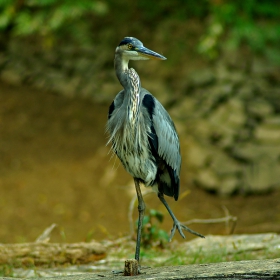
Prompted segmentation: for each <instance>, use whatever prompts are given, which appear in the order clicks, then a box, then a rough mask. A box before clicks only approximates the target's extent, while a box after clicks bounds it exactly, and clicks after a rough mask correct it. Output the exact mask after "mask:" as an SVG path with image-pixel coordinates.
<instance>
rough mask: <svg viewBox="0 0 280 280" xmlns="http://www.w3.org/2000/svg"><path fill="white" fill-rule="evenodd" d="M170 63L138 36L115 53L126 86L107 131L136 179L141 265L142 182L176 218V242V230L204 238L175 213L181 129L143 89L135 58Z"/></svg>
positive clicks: (111, 113)
mask: <svg viewBox="0 0 280 280" xmlns="http://www.w3.org/2000/svg"><path fill="white" fill-rule="evenodd" d="M148 59H157V60H165V59H166V58H165V57H164V56H162V55H160V54H158V53H156V52H154V51H152V50H149V49H148V48H146V47H144V46H143V44H142V42H141V41H139V40H138V39H136V38H134V37H125V38H124V39H123V40H122V41H121V42H120V44H119V45H118V46H117V48H116V51H115V61H114V66H115V71H116V75H117V77H118V79H119V82H120V83H121V85H122V86H123V90H122V91H120V92H119V93H118V94H117V96H116V97H115V99H114V101H113V102H112V104H111V105H110V108H109V113H108V122H107V126H106V130H107V131H108V133H109V137H110V138H109V141H108V143H111V145H112V150H113V151H114V152H115V154H116V155H117V156H118V158H119V159H120V161H121V162H122V164H123V166H124V168H125V169H126V171H127V172H128V173H129V174H130V175H131V176H132V177H133V178H134V183H135V188H136V193H137V198H138V211H139V219H138V229H137V239H136V251H135V259H136V260H137V261H138V263H139V256H140V243H141V230H142V221H143V217H144V211H145V203H144V200H143V197H142V194H141V189H140V183H142V184H144V185H145V186H146V187H152V188H153V190H154V191H156V193H157V195H158V198H159V199H160V201H161V202H162V203H163V204H164V206H165V207H166V209H167V211H168V212H169V214H170V216H171V218H172V219H173V228H172V230H171V234H170V239H169V240H170V241H171V239H172V238H173V236H174V234H175V231H176V229H177V230H178V231H179V233H180V235H181V236H182V237H183V238H185V235H184V233H183V231H182V230H183V229H184V230H187V231H188V232H190V233H192V234H194V235H197V236H199V237H204V236H203V235H202V234H200V233H198V232H195V231H193V230H192V229H190V228H188V227H187V226H185V225H183V224H182V223H180V222H179V221H178V219H177V218H176V217H175V215H174V214H173V212H172V210H171V208H170V207H169V205H168V204H167V202H166V200H165V198H164V195H167V196H170V197H174V199H175V200H178V197H179V188H180V168H181V154H180V143H179V138H178V134H177V132H176V129H175V125H174V123H173V121H172V119H171V117H170V116H169V114H168V113H167V111H166V110H165V109H164V107H163V106H162V105H161V103H160V102H159V101H158V100H157V99H156V98H155V97H154V96H153V95H152V94H151V93H150V92H149V91H147V90H146V89H144V88H142V87H141V82H140V78H139V76H138V74H137V72H136V71H135V70H134V69H133V68H128V63H129V60H148Z"/></svg>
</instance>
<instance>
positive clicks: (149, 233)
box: [141, 209, 169, 248]
mask: <svg viewBox="0 0 280 280" xmlns="http://www.w3.org/2000/svg"><path fill="white" fill-rule="evenodd" d="M163 218H164V217H163V214H162V213H161V212H159V211H156V210H154V209H151V210H150V211H149V213H148V215H145V216H144V218H143V227H142V241H141V242H142V243H141V244H142V245H143V246H144V247H145V248H150V247H160V248H163V247H164V246H165V244H166V243H167V242H168V238H169V237H168V234H167V232H166V231H164V230H162V229H160V224H161V223H162V222H163Z"/></svg>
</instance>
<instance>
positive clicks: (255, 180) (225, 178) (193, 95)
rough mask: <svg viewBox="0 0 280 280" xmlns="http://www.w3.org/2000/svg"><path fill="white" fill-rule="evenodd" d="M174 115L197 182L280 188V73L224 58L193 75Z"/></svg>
mask: <svg viewBox="0 0 280 280" xmlns="http://www.w3.org/2000/svg"><path fill="white" fill-rule="evenodd" d="M172 115H173V116H176V117H177V119H178V121H179V120H180V125H179V130H183V132H182V131H180V132H181V133H183V135H186V138H187V140H186V141H187V143H186V145H187V149H186V150H187V155H186V157H187V161H188V167H189V168H190V170H191V177H192V180H193V181H194V182H195V183H196V184H197V185H199V186H201V187H202V188H205V189H207V190H210V191H214V192H217V193H219V194H224V195H229V194H233V193H258V192H264V191H267V190H270V189H274V188H279V187H280V74H279V73H277V72H275V69H274V70H272V69H267V67H266V65H265V64H262V63H260V62H259V61H258V60H256V61H253V63H252V65H251V67H250V69H249V70H248V69H240V67H232V65H230V64H229V63H226V62H224V61H223V62H221V63H219V64H217V65H215V66H213V67H212V68H209V69H206V70H204V71H200V72H195V73H193V74H192V75H190V77H189V83H188V87H187V89H186V95H185V97H184V98H183V100H181V101H180V105H177V106H176V108H175V110H173V111H172Z"/></svg>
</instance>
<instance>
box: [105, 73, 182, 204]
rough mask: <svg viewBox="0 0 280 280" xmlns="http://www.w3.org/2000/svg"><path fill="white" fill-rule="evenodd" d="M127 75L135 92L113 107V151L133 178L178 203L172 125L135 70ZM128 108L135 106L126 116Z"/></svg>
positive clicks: (177, 159) (176, 143)
mask: <svg viewBox="0 0 280 280" xmlns="http://www.w3.org/2000/svg"><path fill="white" fill-rule="evenodd" d="M125 75H128V76H129V77H132V79H131V80H129V83H131V85H132V88H133V89H134V90H133V91H130V90H128V91H126V90H122V91H121V92H119V94H118V95H117V96H116V98H115V100H114V101H113V103H112V104H111V106H110V109H109V121H108V125H107V129H108V131H109V133H110V135H111V142H112V144H113V145H112V147H113V150H114V151H115V153H116V154H117V156H118V157H119V159H120V160H121V162H122V164H123V166H124V167H125V169H126V170H127V172H128V173H130V174H131V176H132V177H133V178H136V179H138V180H139V181H140V182H142V183H143V184H144V185H145V186H147V187H148V186H151V187H153V189H154V190H155V191H157V192H158V191H159V192H161V193H163V194H165V195H168V196H172V197H174V198H175V200H177V199H178V195H179V184H180V179H179V173H180V167H181V156H180V145H179V139H178V135H177V133H176V130H175V126H174V124H173V121H172V120H171V118H170V116H169V114H168V113H167V112H166V110H165V109H164V107H163V106H162V105H161V104H160V102H159V101H158V100H157V99H156V98H155V97H154V96H153V95H152V94H151V93H150V92H148V91H147V90H146V89H144V88H142V87H141V84H140V83H139V81H140V80H139V77H138V74H137V73H136V71H135V70H134V69H133V68H130V69H128V70H127V71H126V74H125ZM129 104H130V106H133V104H136V105H134V106H135V109H134V110H131V111H128V112H127V111H126V110H125V108H127V106H128V105H129ZM120 120H121V121H120ZM163 124H164V125H163Z"/></svg>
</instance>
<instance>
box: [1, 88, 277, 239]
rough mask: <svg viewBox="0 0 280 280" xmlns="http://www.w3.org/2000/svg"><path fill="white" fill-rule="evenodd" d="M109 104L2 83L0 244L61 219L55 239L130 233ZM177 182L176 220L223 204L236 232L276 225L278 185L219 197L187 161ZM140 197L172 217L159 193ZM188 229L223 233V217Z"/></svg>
mask: <svg viewBox="0 0 280 280" xmlns="http://www.w3.org/2000/svg"><path fill="white" fill-rule="evenodd" d="M108 106H109V104H102V105H100V104H99V105H96V104H93V103H92V102H91V101H89V100H81V99H69V98H66V97H63V96H60V95H55V94H52V93H46V92H42V91H38V90H35V89H31V88H28V87H24V86H20V87H16V86H10V85H6V84H3V83H0V243H8V242H22V241H34V240H35V239H36V237H37V236H38V235H40V233H41V232H42V231H43V230H44V229H45V228H46V227H48V226H50V225H51V224H52V223H56V224H57V225H58V228H57V230H56V231H55V232H54V233H53V236H52V241H67V242H76V241H82V240H89V239H90V238H94V239H97V240H102V239H105V238H115V237H118V236H123V235H126V234H128V233H129V222H128V217H127V212H128V208H129V203H130V201H131V199H132V197H133V195H134V194H135V191H134V187H133V181H132V179H131V177H130V176H129V175H128V174H127V173H126V172H125V171H124V169H123V167H122V166H121V165H120V164H119V162H118V160H116V159H115V158H114V157H113V158H111V155H110V153H109V148H108V147H106V135H105V132H104V126H105V123H106V118H107V108H108ZM180 137H181V138H182V137H184V135H180ZM183 161H184V158H183ZM181 181H182V183H181V193H184V194H187V195H182V198H181V199H179V201H177V202H175V201H173V200H172V199H168V202H169V203H170V206H171V207H172V209H173V210H174V213H176V214H177V216H178V218H179V219H180V220H181V221H187V220H190V219H193V218H201V219H206V218H219V217H222V216H224V210H223V206H225V207H226V208H227V209H228V210H229V212H230V214H231V215H234V216H236V217H237V218H238V222H237V225H236V228H235V233H258V232H278V233H279V232H280V223H279V220H280V204H279V201H280V191H275V192H271V193H267V194H259V195H250V196H240V195H239V196H233V197H227V198H226V197H219V196H216V195H213V194H210V193H207V192H205V191H203V190H201V189H198V188H196V187H195V186H193V185H192V184H191V183H190V180H189V178H188V177H187V175H186V172H184V163H183V166H182V172H181ZM187 191H189V192H188V193H187ZM145 201H146V204H147V206H148V207H149V208H154V209H157V210H159V211H162V212H163V213H164V214H165V221H164V224H163V225H162V227H163V228H164V229H166V230H169V229H170V228H171V226H172V222H171V219H170V218H169V217H168V214H167V212H166V210H165V209H164V207H163V205H161V203H160V202H159V201H158V199H157V197H156V195H155V194H149V195H147V196H146V197H145ZM135 212H136V209H135ZM135 214H136V213H135ZM135 217H136V215H135ZM192 228H193V229H195V230H197V231H200V232H201V233H203V234H205V235H207V234H226V233H227V229H226V227H225V225H224V224H208V225H193V226H192ZM177 238H178V236H177ZM187 238H188V239H189V238H191V237H190V236H189V235H188V237H187Z"/></svg>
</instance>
